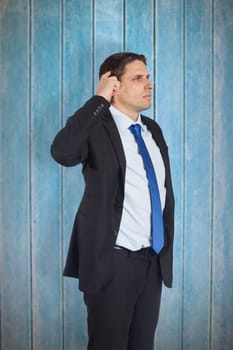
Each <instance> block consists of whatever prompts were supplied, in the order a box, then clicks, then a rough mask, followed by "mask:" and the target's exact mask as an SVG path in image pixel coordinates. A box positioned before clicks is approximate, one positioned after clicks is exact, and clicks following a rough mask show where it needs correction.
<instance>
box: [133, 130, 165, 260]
mask: <svg viewBox="0 0 233 350" xmlns="http://www.w3.org/2000/svg"><path fill="white" fill-rule="evenodd" d="M129 130H130V131H131V132H132V133H133V135H134V137H135V140H136V142H137V144H138V151H139V153H140V154H141V156H142V159H143V164H144V168H145V171H146V175H147V179H148V184H149V190H150V198H151V230H152V247H153V249H154V251H155V252H156V253H159V252H160V250H161V249H162V248H163V246H164V228H163V215H162V208H161V202H160V195H159V188H158V183H157V179H156V175H155V171H154V167H153V164H152V161H151V158H150V155H149V152H148V150H147V148H146V145H145V142H144V140H143V138H142V135H141V126H140V125H139V124H133V125H131V126H130V127H129Z"/></svg>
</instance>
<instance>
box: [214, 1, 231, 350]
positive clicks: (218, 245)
mask: <svg viewBox="0 0 233 350" xmlns="http://www.w3.org/2000/svg"><path fill="white" fill-rule="evenodd" d="M214 14H215V15H214V53H213V54H214V131H215V135H214V136H215V137H214V198H213V199H214V217H213V234H214V241H213V242H214V244H213V302H212V316H213V320H212V344H211V345H212V349H214V350H228V349H232V348H233V331H232V329H233V273H232V271H233V235H232V226H233V210H232V199H233V180H232V174H233V162H232V150H233V137H232V135H233V124H232V111H233V99H232V91H233V68H232V58H233V45H232V43H233V2H232V1H231V0H225V1H219V0H215V1H214Z"/></svg>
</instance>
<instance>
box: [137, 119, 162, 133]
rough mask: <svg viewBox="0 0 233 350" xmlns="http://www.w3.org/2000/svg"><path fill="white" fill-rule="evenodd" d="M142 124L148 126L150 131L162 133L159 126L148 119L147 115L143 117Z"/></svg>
mask: <svg viewBox="0 0 233 350" xmlns="http://www.w3.org/2000/svg"><path fill="white" fill-rule="evenodd" d="M141 119H142V122H143V123H144V124H146V126H148V127H149V128H150V129H153V130H156V131H157V132H160V133H161V132H162V130H161V127H160V126H159V124H158V123H157V122H156V121H155V120H154V119H152V118H150V117H147V116H145V115H141Z"/></svg>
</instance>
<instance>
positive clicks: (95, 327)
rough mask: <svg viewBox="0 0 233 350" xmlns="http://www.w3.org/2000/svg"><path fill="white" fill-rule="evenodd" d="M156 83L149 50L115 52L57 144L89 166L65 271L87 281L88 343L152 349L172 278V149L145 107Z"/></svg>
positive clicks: (91, 347)
mask: <svg viewBox="0 0 233 350" xmlns="http://www.w3.org/2000/svg"><path fill="white" fill-rule="evenodd" d="M152 88H153V84H152V83H151V81H150V77H149V72H148V69H147V65H146V58H145V56H144V55H139V54H136V53H131V52H122V53H116V54H113V55H111V56H109V57H108V58H106V60H105V61H104V62H103V63H102V64H101V66H100V69H99V83H98V86H97V89H96V93H95V95H94V96H93V97H91V98H90V99H89V100H88V101H87V102H86V103H85V104H84V105H83V106H82V107H81V108H80V109H79V110H78V111H77V112H75V113H74V115H73V116H71V117H70V118H68V120H67V122H66V125H65V127H64V128H63V129H62V130H60V131H59V132H58V134H57V135H56V137H55V139H54V141H53V143H52V146H51V153H52V156H53V158H54V159H55V160H56V161H57V162H58V163H60V164H62V165H64V166H75V165H77V164H81V165H82V171H83V176H84V180H85V189H84V194H83V197H82V200H81V203H80V206H79V208H78V211H77V215H76V217H75V220H74V226H73V232H72V236H71V240H70V246H69V251H68V256H67V260H66V265H65V269H64V275H65V276H69V277H74V278H78V279H79V288H80V290H81V291H82V292H83V295H84V301H85V303H86V306H87V315H88V321H87V322H88V336H89V341H88V350H152V349H153V341H154V334H155V330H156V326H157V322H158V316H159V308H160V299H161V290H162V284H163V283H164V285H165V286H167V287H171V286H172V251H173V236H174V197H173V190H172V182H171V174H170V166H169V158H168V148H167V145H166V142H165V140H164V137H163V134H162V131H161V129H160V127H159V126H158V124H157V123H156V122H155V121H153V120H152V119H150V118H148V117H145V116H143V115H142V114H141V112H142V111H143V110H146V109H148V108H150V105H151V100H152Z"/></svg>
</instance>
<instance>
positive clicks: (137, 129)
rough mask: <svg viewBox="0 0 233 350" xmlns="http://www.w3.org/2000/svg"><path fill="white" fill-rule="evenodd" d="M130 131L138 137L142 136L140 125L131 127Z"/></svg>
mask: <svg viewBox="0 0 233 350" xmlns="http://www.w3.org/2000/svg"><path fill="white" fill-rule="evenodd" d="M129 130H130V131H131V132H132V133H133V134H134V135H136V136H138V135H141V125H140V124H132V125H130V127H129Z"/></svg>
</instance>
